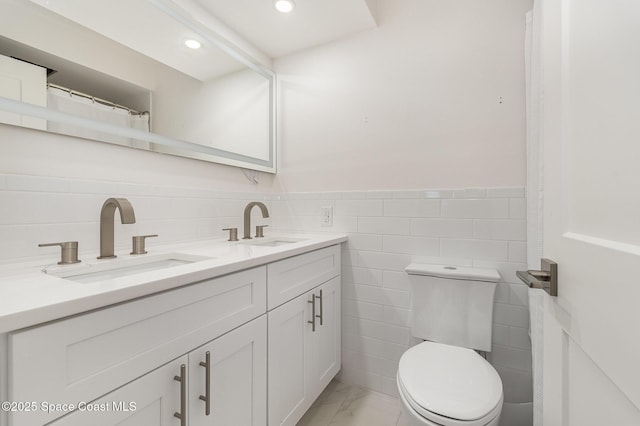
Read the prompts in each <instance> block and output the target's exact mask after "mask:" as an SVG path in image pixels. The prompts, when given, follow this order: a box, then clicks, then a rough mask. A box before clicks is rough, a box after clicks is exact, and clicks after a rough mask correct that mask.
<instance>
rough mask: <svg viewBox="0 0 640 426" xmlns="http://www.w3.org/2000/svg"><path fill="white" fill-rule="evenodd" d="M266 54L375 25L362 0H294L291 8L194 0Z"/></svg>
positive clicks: (247, 0) (249, 0)
mask: <svg viewBox="0 0 640 426" xmlns="http://www.w3.org/2000/svg"><path fill="white" fill-rule="evenodd" d="M195 1H197V2H198V3H199V4H200V5H201V6H202V7H203V8H204V9H205V10H207V11H209V12H210V13H211V14H212V15H214V16H215V17H217V18H218V19H220V20H221V21H222V22H224V23H225V24H226V25H228V26H229V27H230V28H231V29H233V30H234V31H236V32H237V33H239V34H240V35H242V36H243V37H244V38H245V39H246V40H247V41H249V42H250V43H252V44H253V45H254V46H256V47H257V48H258V49H260V50H261V51H262V52H264V53H265V54H266V55H267V56H269V57H271V58H279V57H281V56H286V55H289V54H291V53H293V52H297V51H300V50H303V49H307V48H309V47H313V46H318V45H321V44H324V43H328V42H330V41H333V40H337V39H340V38H343V37H346V36H349V35H352V34H355V33H357V32H360V31H363V30H366V29H369V28H373V27H375V25H376V22H375V19H374V17H373V13H372V10H371V9H370V8H369V3H371V2H367V1H366V0H295V4H296V8H295V9H294V10H293V12H291V13H288V14H284V13H280V12H278V11H276V10H275V8H274V7H273V0H195Z"/></svg>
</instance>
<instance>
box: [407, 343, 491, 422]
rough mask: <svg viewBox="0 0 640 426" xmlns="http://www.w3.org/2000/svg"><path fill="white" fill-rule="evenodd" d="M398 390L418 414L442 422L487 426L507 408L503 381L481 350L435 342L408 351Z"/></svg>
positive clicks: (432, 420) (421, 344)
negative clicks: (479, 351) (504, 406)
mask: <svg viewBox="0 0 640 426" xmlns="http://www.w3.org/2000/svg"><path fill="white" fill-rule="evenodd" d="M397 379H398V390H399V391H400V393H401V396H402V397H403V399H404V400H406V402H407V403H408V405H409V406H410V407H411V408H412V409H413V410H414V411H415V412H416V414H418V415H420V416H422V417H423V418H425V419H428V420H429V421H431V422H434V423H436V424H440V425H465V426H484V425H486V424H488V423H489V422H491V420H492V419H494V418H495V417H496V416H498V415H499V414H500V412H501V411H502V401H503V393H502V381H501V380H500V376H499V375H498V373H497V372H496V370H495V369H494V368H493V366H492V365H491V364H489V363H488V362H487V361H486V360H485V359H484V358H482V357H481V356H480V355H478V354H477V353H476V352H475V351H473V350H471V349H467V348H460V347H457V346H450V345H444V344H441V343H435V342H423V343H420V344H419V345H416V346H414V347H412V348H410V349H409V350H407V351H406V352H405V353H404V354H403V355H402V358H401V359H400V363H399V366H398V378H397Z"/></svg>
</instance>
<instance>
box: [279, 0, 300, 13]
mask: <svg viewBox="0 0 640 426" xmlns="http://www.w3.org/2000/svg"><path fill="white" fill-rule="evenodd" d="M273 5H274V6H275V8H276V10H277V11H278V12H282V13H289V12H291V11H292V10H293V9H294V8H295V7H296V4H295V3H294V2H293V0H274V1H273Z"/></svg>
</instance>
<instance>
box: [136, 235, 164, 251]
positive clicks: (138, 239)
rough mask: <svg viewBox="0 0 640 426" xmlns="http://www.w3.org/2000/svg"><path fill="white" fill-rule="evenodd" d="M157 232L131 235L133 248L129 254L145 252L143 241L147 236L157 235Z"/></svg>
mask: <svg viewBox="0 0 640 426" xmlns="http://www.w3.org/2000/svg"><path fill="white" fill-rule="evenodd" d="M157 236H158V234H153V235H136V236H135V237H132V240H133V248H132V251H131V253H129V254H147V251H146V250H145V248H144V242H145V240H146V239H147V238H151V237H157Z"/></svg>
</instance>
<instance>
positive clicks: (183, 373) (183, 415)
mask: <svg viewBox="0 0 640 426" xmlns="http://www.w3.org/2000/svg"><path fill="white" fill-rule="evenodd" d="M173 380H175V381H177V382H180V412H179V413H177V412H176V413H173V417H177V418H179V419H180V426H187V366H186V365H185V364H181V365H180V375H179V376H173Z"/></svg>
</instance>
